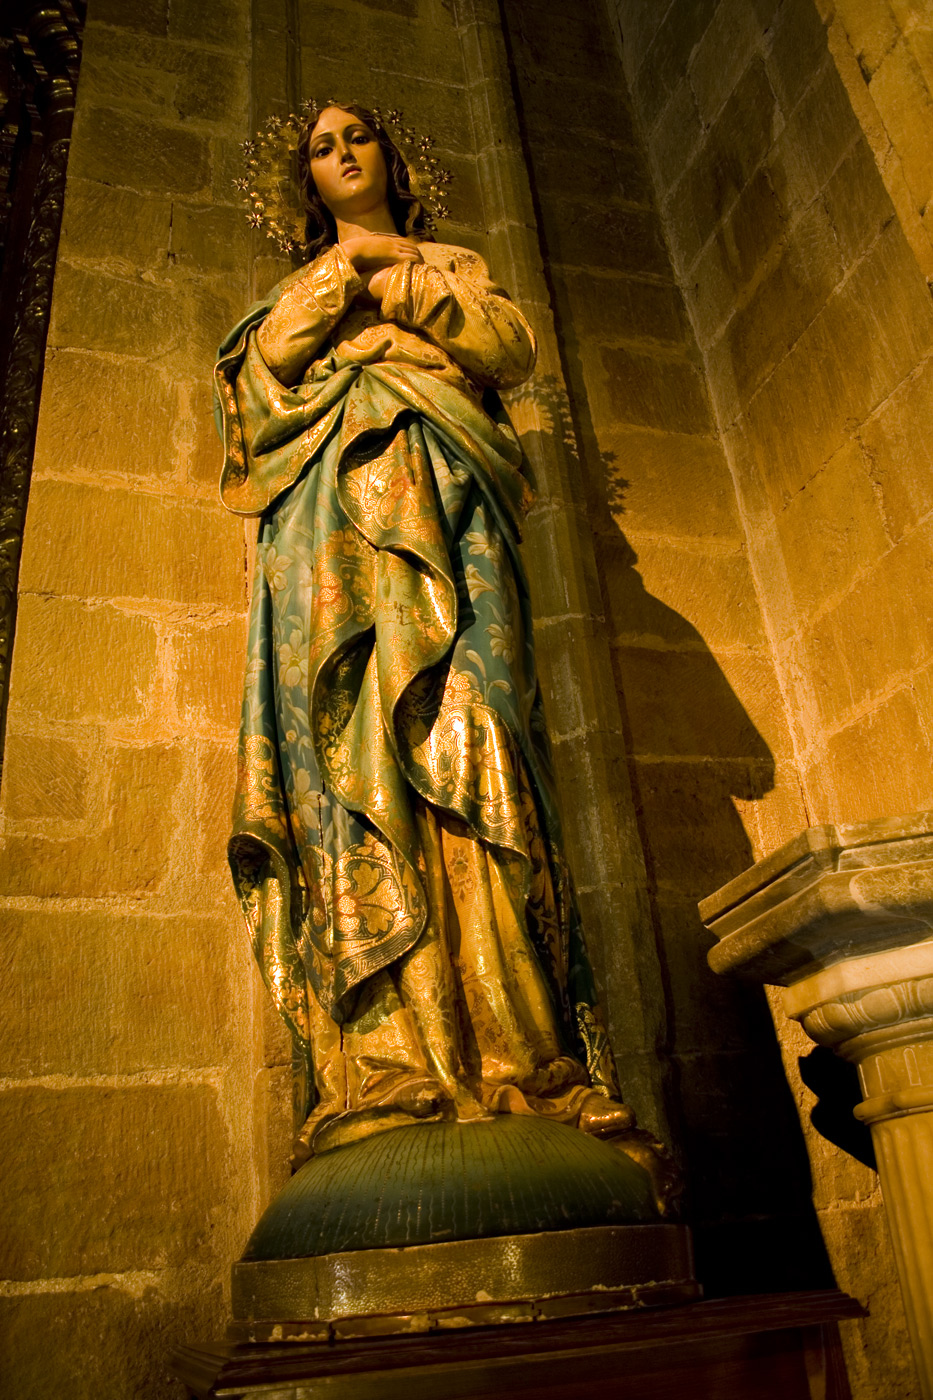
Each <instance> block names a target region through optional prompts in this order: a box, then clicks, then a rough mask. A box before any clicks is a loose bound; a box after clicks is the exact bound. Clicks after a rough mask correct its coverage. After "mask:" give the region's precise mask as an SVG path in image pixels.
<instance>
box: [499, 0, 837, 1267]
mask: <svg viewBox="0 0 933 1400" xmlns="http://www.w3.org/2000/svg"><path fill="white" fill-rule="evenodd" d="M505 14H506V16H507V30H508V35H509V42H510V48H511V58H512V63H513V70H514V82H515V90H516V98H517V103H518V107H519V111H520V115H521V119H522V123H523V129H524V135H525V150H526V158H527V161H528V166H529V170H530V173H531V179H532V189H533V193H534V198H535V201H536V212H537V216H538V222H539V228H540V231H541V240H542V250H543V255H544V260H545V267H546V271H547V277H548V281H549V286H550V288H551V293H552V297H553V303H554V308H555V313H556V327H557V335H558V341H559V343H560V346H561V351H562V355H563V365H564V372H565V375H566V380H567V383H568V386H569V388H570V399H569V409H568V414H569V420H568V426H569V427H570V428H571V429H572V431H573V432H574V434H575V436H576V440H577V442H578V444H579V458H578V461H577V464H576V466H577V472H576V477H577V479H576V482H575V485H574V501H575V505H576V508H577V509H581V508H582V510H583V511H584V513H585V516H586V518H587V521H588V524H589V528H590V531H591V533H592V536H593V540H594V546H595V563H596V567H597V574H598V580H599V607H600V613H601V616H602V619H603V621H604V625H605V628H606V632H607V636H608V640H609V644H610V648H611V664H612V669H611V673H610V676H609V677H607V681H608V683H609V684H613V685H614V688H615V690H616V695H617V700H618V703H619V706H620V711H621V715H622V717H623V727H624V739H625V749H626V752H627V760H628V767H629V774H630V781H631V787H632V792H633V799H634V806H635V810H636V813H637V821H638V838H639V840H640V843H641V845H642V848H643V851H644V856H645V861H646V866H647V893H648V902H649V918H650V921H651V928H652V936H653V940H654V946H655V949H656V954H655V956H656V957H657V958H658V962H659V965H660V969H661V983H662V993H661V994H662V995H663V997H664V1005H665V1013H666V1022H665V1034H664V1040H663V1043H662V1046H661V1052H662V1055H663V1062H664V1063H665V1065H666V1066H667V1070H668V1073H667V1080H666V1098H667V1103H668V1106H669V1107H668V1111H669V1114H670V1120H671V1132H672V1136H673V1140H674V1142H675V1146H676V1149H677V1151H678V1153H679V1154H680V1155H681V1158H682V1160H683V1161H684V1164H685V1167H686V1170H687V1174H688V1180H689V1191H690V1203H689V1210H690V1215H691V1220H692V1222H693V1223H694V1224H695V1226H696V1231H697V1244H698V1258H699V1271H700V1275H701V1277H702V1278H703V1281H704V1284H705V1286H706V1287H707V1289H708V1291H710V1292H716V1291H717V1290H719V1289H724V1290H727V1291H730V1290H731V1291H735V1290H741V1289H742V1288H743V1287H744V1288H746V1289H748V1290H749V1291H754V1290H756V1289H760V1290H762V1291H766V1290H768V1289H777V1288H780V1287H783V1286H785V1285H788V1286H791V1285H794V1284H798V1285H799V1284H800V1281H801V1280H805V1279H808V1278H809V1279H811V1280H812V1279H814V1278H817V1277H819V1276H820V1270H821V1268H822V1269H824V1274H823V1276H824V1277H825V1276H826V1273H825V1265H824V1264H823V1263H822V1261H821V1246H820V1243H819V1236H818V1231H817V1230H816V1228H815V1222H814V1219H813V1215H812V1210H811V1207H810V1202H809V1181H808V1174H807V1166H806V1158H805V1154H804V1152H803V1150H802V1145H801V1143H800V1141H799V1137H798V1134H797V1128H796V1121H795V1114H794V1110H793V1104H792V1102H791V1100H790V1096H789V1094H788V1092H787V1089H786V1086H785V1083H784V1075H783V1070H782V1068H781V1063H780V1058H779V1054H778V1051H777V1047H776V1046H775V1043H774V1035H773V1029H772V1025H771V1020H770V1017H769V1015H768V1012H767V1007H766V1004H765V1000H764V997H763V996H762V995H761V993H760V992H758V991H752V990H750V989H747V988H743V987H738V986H732V985H729V984H727V983H725V982H723V980H722V979H720V978H717V977H715V976H714V975H713V974H712V973H711V972H710V970H709V968H708V966H707V965H706V959H705V954H706V949H707V947H708V937H707V935H706V934H705V931H704V929H703V927H702V925H701V924H700V921H699V916H698V914H697V909H696V902H697V900H698V899H700V898H702V897H703V895H704V894H705V893H707V892H709V891H710V890H711V889H713V888H715V887H716V886H717V885H718V884H720V883H722V882H724V881H725V880H727V879H729V878H731V876H732V875H734V874H737V873H738V872H739V871H740V870H742V869H744V868H745V867H746V866H748V865H749V864H751V863H752V862H753V861H754V860H755V859H757V858H758V856H759V855H762V854H764V853H765V852H766V851H768V850H771V849H773V848H774V847H775V846H776V845H779V844H780V842H781V841H782V840H783V839H784V833H785V832H786V831H787V830H788V828H790V829H791V830H796V829H797V828H798V827H799V826H801V825H804V824H805V821H806V818H805V814H804V810H803V806H802V803H801V800H800V789H799V783H798V780H797V773H796V767H795V763H794V756H793V751H792V746H791V742H790V735H789V731H788V727H787V722H786V718H785V714H784V706H783V701H782V698H781V693H780V688H779V686H778V683H777V679H776V676H775V670H774V664H773V661H772V658H771V654H770V647H769V643H768V639H767V635H766V630H765V626H764V622H763V618H762V612H761V607H760V604H759V601H758V598H757V595H756V591H755V585H754V580H753V577H752V572H751V569H750V564H749V557H748V550H747V546H746V539H745V533H744V530H743V527H742V522H741V519H740V516H739V512H738V508H737V505H736V499H735V492H734V488H733V485H732V479H731V476H730V473H729V466H728V462H727V460H726V456H725V453H724V451H723V445H722V442H721V439H720V437H719V434H718V432H717V427H716V423H715V420H714V417H713V414H712V411H711V408H710V403H709V398H708V392H707V386H706V381H705V374H704V367H703V363H702V360H701V358H700V356H699V354H698V351H697V347H696V343H695V340H694V337H693V333H692V330H691V327H690V325H689V322H688V319H687V316H686V314H685V310H684V304H683V298H682V294H681V290H680V288H679V286H678V285H677V281H676V278H675V273H674V269H673V267H672V265H671V259H670V256H669V253H668V249H667V246H666V244H665V238H664V229H663V225H662V222H661V220H660V218H659V214H658V209H657V205H656V200H655V194H654V187H653V182H652V176H651V171H650V169H649V167H648V164H647V161H646V159H645V155H644V152H643V149H642V146H641V142H640V138H639V136H638V134H637V132H636V130H635V126H634V122H633V116H632V113H631V111H630V108H629V105H628V100H627V96H626V92H625V79H624V75H623V73H622V69H621V64H620V60H619V57H618V54H617V52H616V50H615V48H614V44H613V34H612V30H611V29H610V27H609V24H608V21H607V17H606V16H605V14H603V12H602V11H601V10H600V8H599V7H598V6H589V7H581V8H579V9H573V10H568V8H567V7H566V6H565V5H563V4H561V3H558V0H507V3H506V5H505ZM532 519H533V517H532ZM544 652H545V656H546V653H547V642H546V632H545V647H544ZM557 722H558V737H559V733H560V731H559V723H560V717H559V716H558V721H557ZM577 801H578V802H579V799H577ZM578 878H579V879H580V880H581V881H583V882H585V881H586V879H587V871H586V869H585V868H584V869H582V870H580V871H579V872H578ZM609 937H610V938H611V937H612V934H611V932H610V934H609ZM779 1238H780V1239H781V1240H782V1241H784V1242H785V1243H786V1242H787V1241H788V1240H789V1239H791V1238H792V1239H793V1240H794V1241H795V1248H794V1250H792V1251H786V1250H781V1249H780V1248H778V1247H777V1241H778V1239H779Z"/></svg>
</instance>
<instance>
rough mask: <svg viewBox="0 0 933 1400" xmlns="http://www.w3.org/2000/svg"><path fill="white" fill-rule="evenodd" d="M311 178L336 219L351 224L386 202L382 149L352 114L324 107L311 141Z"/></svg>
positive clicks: (366, 127) (335, 108)
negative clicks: (361, 215)
mask: <svg viewBox="0 0 933 1400" xmlns="http://www.w3.org/2000/svg"><path fill="white" fill-rule="evenodd" d="M308 156H309V162H310V166H311V175H312V178H313V180H314V183H315V185H316V187H317V192H318V194H319V195H320V196H321V198H322V199H323V201H324V203H325V204H326V205H327V207H328V209H329V210H330V212H331V213H332V214H333V215H334V216H335V218H339V219H346V220H347V221H348V222H352V221H353V219H354V217H358V216H359V215H360V214H364V213H368V212H369V211H370V210H371V209H374V208H378V207H379V205H381V204H384V203H385V198H386V184H387V178H388V177H387V173H386V163H385V160H384V158H383V155H382V147H381V146H380V145H379V142H378V141H377V140H376V138H375V136H374V135H373V133H372V132H371V131H370V129H369V127H368V126H366V124H365V123H364V122H361V121H360V119H359V117H355V116H354V115H353V113H352V112H344V111H343V110H342V109H341V108H340V107H325V108H324V111H323V112H322V113H321V115H320V116H319V117H318V119H317V122H316V123H315V126H314V130H313V131H312V132H311V136H310V138H309V140H308Z"/></svg>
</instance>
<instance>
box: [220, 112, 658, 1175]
mask: <svg viewBox="0 0 933 1400" xmlns="http://www.w3.org/2000/svg"><path fill="white" fill-rule="evenodd" d="M390 125H391V123H390V122H389V121H388V120H383V119H382V118H381V117H377V116H376V115H374V114H373V113H372V112H371V111H368V110H366V109H364V108H361V107H358V106H355V105H350V106H345V107H344V106H336V105H329V106H326V107H324V108H323V109H318V108H311V109H310V110H309V111H308V113H307V120H306V121H305V122H304V125H303V127H302V128H301V130H300V132H299V136H298V141H297V152H298V164H299V174H300V186H301V192H302V199H303V202H304V210H303V216H304V218H305V220H306V223H305V234H304V240H303V247H302V250H301V251H302V253H303V256H304V261H303V263H302V265H301V267H300V268H299V269H298V271H296V272H294V273H293V274H292V275H291V276H289V277H287V278H286V279H285V280H284V281H283V282H281V283H280V284H279V285H278V286H277V287H275V288H274V289H273V291H272V292H271V293H270V294H269V296H268V297H267V298H266V299H265V300H263V301H262V302H260V303H258V304H257V305H255V306H253V307H252V308H251V309H250V311H249V312H248V313H247V315H246V316H245V317H244V319H243V320H242V321H241V322H240V323H239V325H237V326H236V327H235V328H234V329H233V330H232V331H231V333H230V335H229V336H228V337H227V340H226V341H225V343H224V345H223V346H222V348H221V356H220V360H219V363H218V365H217V371H216V388H217V396H218V402H219V411H220V416H221V419H222V432H223V439H224V446H225V453H226V462H225V466H224V473H223V481H222V488H221V489H222V497H223V502H224V504H225V505H226V506H227V508H228V509H229V510H231V511H234V512H236V513H238V514H242V515H255V516H259V517H260V527H259V544H258V558H257V568H256V576H255V583H254V588H253V599H252V611H251V618H250V631H249V658H248V667H247V672H246V686H245V694H244V699H243V712H242V728H241V735H240V765H239V780H238V787H237V794H236V804H235V817H234V832H233V837H232V840H231V842H230V859H231V865H232V868H233V873H234V879H235V882H236V887H237V891H238V894H239V897H240V900H241V903H242V907H243V911H244V913H245V916H246V919H247V922H248V925H249V929H250V933H251V936H252V940H253V947H254V950H255V954H256V957H257V959H258V961H259V964H260V967H261V968H262V972H263V976H264V978H265V981H266V983H267V985H268V987H269V989H270V991H271V993H272V995H273V997H274V998H275V1002H276V1005H277V1007H278V1010H279V1011H280V1013H281V1015H282V1016H283V1017H284V1018H285V1020H286V1022H287V1023H288V1026H289V1028H290V1030H291V1033H292V1036H293V1037H294V1041H295V1045H296V1048H297V1051H298V1054H299V1058H300V1060H301V1061H302V1062H303V1063H304V1064H305V1066H306V1071H307V1076H306V1085H307V1090H306V1098H305V1102H304V1104H303V1105H302V1113H301V1116H300V1118H299V1131H298V1137H297V1142H296V1148H295V1160H296V1162H301V1161H303V1160H305V1159H306V1158H307V1157H309V1156H317V1155H319V1154H321V1153H325V1152H327V1151H328V1150H329V1149H332V1148H334V1147H338V1146H341V1145H345V1144H347V1143H351V1142H354V1141H356V1140H358V1139H361V1138H364V1137H370V1136H371V1135H372V1134H374V1133H381V1132H384V1131H387V1130H391V1129H394V1128H397V1127H400V1126H403V1125H412V1126H414V1125H417V1124H420V1123H424V1122H437V1121H445V1120H446V1121H452V1120H457V1121H459V1122H461V1123H464V1122H467V1121H473V1120H477V1121H478V1120H484V1119H485V1120H488V1119H490V1118H493V1117H495V1116H496V1115H501V1114H512V1115H514V1114H519V1115H536V1116H538V1117H541V1118H546V1119H549V1120H552V1121H553V1122H556V1123H560V1124H566V1125H569V1126H571V1127H574V1128H577V1129H581V1130H583V1132H584V1133H587V1134H593V1135H596V1136H601V1137H607V1138H616V1140H617V1142H618V1145H619V1146H621V1147H622V1150H623V1152H627V1153H628V1154H629V1155H630V1156H632V1157H634V1158H636V1160H641V1161H642V1162H643V1163H644V1164H645V1165H646V1166H647V1167H648V1168H649V1172H650V1174H651V1175H652V1176H653V1177H654V1178H655V1182H656V1188H660V1187H661V1178H664V1177H665V1176H666V1167H665V1166H664V1162H663V1160H662V1158H663V1154H662V1155H661V1156H659V1155H658V1154H659V1149H658V1148H657V1145H656V1144H650V1140H649V1138H648V1135H647V1134H642V1133H640V1132H638V1130H636V1129H634V1118H633V1115H632V1113H631V1110H630V1109H629V1108H627V1107H626V1106H625V1105H624V1104H623V1103H622V1102H621V1101H620V1094H619V1089H618V1084H617V1081H616V1076H615V1069H614V1065H613V1061H612V1055H611V1051H610V1049H609V1045H608V1041H607V1037H606V1034H605V1031H604V1030H603V1027H602V1024H601V1020H600V1015H599V1011H598V1008H597V1005H596V997H595V993H594V988H593V982H592V977H591V973H590V968H589V964H588V961H587V956H586V950H585V947H584V944H583V940H582V936H581V929H580V924H579V919H578V916H577V911H576V908H575V904H574V896H573V890H572V886H571V882H570V878H569V875H568V871H567V867H566V865H565V862H564V858H563V855H562V850H561V835H560V823H559V818H558V812H557V807H556V803H555V794H554V786H553V780H552V775H551V767H550V761H549V754H548V742H547V735H546V732H545V725H544V716H543V711H542V704H541V695H540V691H539V687H538V681H537V676H536V672H535V660H534V649H533V644H532V620H531V610H530V605H529V594H528V586H527V583H526V579H525V575H524V572H523V568H522V563H521V559H520V555H519V538H520V519H521V515H522V512H523V510H524V509H526V508H527V505H528V503H529V501H530V499H531V496H532V492H531V489H530V486H529V482H528V480H527V477H526V474H525V472H524V470H523V465H524V464H523V456H522V450H521V447H520V445H519V442H518V440H517V438H516V435H515V433H514V431H513V429H512V427H511V425H510V423H509V421H508V418H507V416H506V414H505V412H504V410H503V408H502V405H501V402H500V399H499V391H501V390H507V389H511V388H513V387H514V386H516V385H518V384H521V383H522V382H523V381H524V380H526V379H527V378H528V376H529V375H531V373H532V370H533V367H534V363H535V339H534V335H533V333H532V331H531V329H530V327H529V326H528V324H527V322H526V321H525V319H524V317H523V316H522V315H521V313H520V312H519V311H518V309H517V308H516V307H515V306H514V305H513V304H512V302H511V301H510V300H509V298H508V296H507V295H506V293H505V292H504V291H503V290H502V288H501V287H499V286H497V285H496V283H495V282H494V281H493V280H491V278H490V276H489V273H488V271H487V268H486V266H485V265H484V262H483V260H482V258H480V257H479V256H478V255H477V254H476V253H474V252H471V251H469V250H467V249H465V248H459V247H454V246H451V245H448V244H444V243H440V242H436V241H434V240H433V238H432V237H431V236H430V234H429V233H428V232H427V229H426V225H425V216H426V211H425V207H424V206H425V202H424V200H422V199H419V198H417V197H416V196H415V194H414V193H413V192H412V189H411V180H410V170H409V166H408V165H407V164H406V161H405V160H404V159H403V157H402V155H401V154H400V152H399V149H398V147H397V145H396V144H395V143H394V142H393V140H392V139H390V136H389V135H388V134H387V127H388V126H390ZM275 126H276V124H275V123H274V122H273V124H272V126H271V128H270V131H271V133H272V137H273V138H274V136H275ZM247 154H249V150H248V152H247ZM256 205H257V211H256V213H255V215H254V219H253V222H254V223H257V224H259V223H261V222H262V217H263V211H262V204H261V201H259V200H256ZM667 1185H668V1187H669V1185H670V1181H669V1180H668V1181H667ZM660 1195H661V1197H662V1200H663V1197H664V1190H660Z"/></svg>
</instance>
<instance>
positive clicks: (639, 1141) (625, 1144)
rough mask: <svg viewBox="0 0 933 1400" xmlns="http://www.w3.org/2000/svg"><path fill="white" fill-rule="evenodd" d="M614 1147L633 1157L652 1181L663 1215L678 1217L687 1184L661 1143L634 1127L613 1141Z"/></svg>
mask: <svg viewBox="0 0 933 1400" xmlns="http://www.w3.org/2000/svg"><path fill="white" fill-rule="evenodd" d="M611 1142H612V1146H613V1147H617V1148H618V1149H619V1151H620V1152H624V1153H625V1155H626V1157H631V1159H632V1161H633V1162H637V1163H638V1165H639V1166H640V1167H643V1168H644V1170H645V1171H646V1172H647V1173H648V1175H649V1177H650V1178H651V1188H652V1192H653V1194H654V1202H655V1205H656V1206H657V1208H658V1214H659V1215H661V1216H672V1215H675V1214H676V1211H677V1205H678V1202H679V1200H680V1197H681V1196H682V1195H683V1191H684V1183H683V1179H682V1177H681V1175H680V1172H679V1171H678V1169H677V1163H676V1162H675V1161H674V1158H673V1157H672V1156H671V1154H670V1152H668V1150H667V1148H666V1147H665V1146H664V1144H663V1143H662V1142H658V1140H657V1138H656V1137H655V1136H654V1134H653V1133H649V1132H646V1131H645V1130H644V1129H643V1128H633V1129H632V1130H631V1131H629V1132H627V1133H620V1134H619V1136H618V1137H613V1138H612V1139H611Z"/></svg>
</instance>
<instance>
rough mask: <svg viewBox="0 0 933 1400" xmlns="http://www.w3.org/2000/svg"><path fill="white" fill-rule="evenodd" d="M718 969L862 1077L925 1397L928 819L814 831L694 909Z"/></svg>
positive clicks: (931, 1207) (932, 1385) (932, 854)
mask: <svg viewBox="0 0 933 1400" xmlns="http://www.w3.org/2000/svg"><path fill="white" fill-rule="evenodd" d="M700 913H701V916H702V918H703V920H704V922H705V924H706V926H707V928H709V930H710V931H711V932H712V933H714V934H715V935H716V937H717V938H718V939H719V942H718V943H717V944H716V946H714V947H713V948H712V949H711V951H710V954H709V962H710V966H711V967H712V968H713V970H714V971H715V972H721V973H731V974H734V975H737V976H741V977H744V978H747V979H751V980H755V981H759V982H768V983H772V984H777V985H779V986H783V987H784V988H785V991H784V994H783V1000H784V1008H785V1011H786V1012H787V1015H788V1016H789V1017H790V1018H791V1019H793V1020H796V1021H798V1022H799V1023H800V1025H801V1026H802V1027H803V1029H804V1030H805V1031H806V1033H807V1035H808V1036H810V1038H811V1039H812V1040H814V1041H815V1042H816V1043H817V1044H818V1045H824V1046H829V1047H831V1048H832V1049H833V1050H834V1051H835V1052H836V1053H837V1054H839V1055H841V1056H842V1057H843V1058H844V1059H847V1060H849V1061H851V1062H852V1063H853V1064H855V1065H856V1066H857V1067H858V1072H859V1080H860V1084H861V1089H862V1094H863V1101H862V1103H861V1104H859V1105H858V1106H857V1108H856V1109H855V1116H856V1117H857V1118H858V1119H860V1120H861V1121H862V1122H864V1123H867V1124H868V1125H869V1127H870V1128H871V1134H872V1140H873V1143H874V1147H875V1153H876V1157H877V1163H878V1173H879V1176H880V1179H881V1191H882V1195H883V1198H884V1203H885V1209H886V1213H887V1218H888V1225H889V1228H890V1233H891V1239H892V1244H893V1247H894V1256H895V1260H896V1263H897V1270H898V1278H899V1281H900V1287H901V1293H902V1295H903V1299H904V1309H905V1312H906V1315H907V1326H908V1330H909V1333H910V1339H911V1344H912V1347H913V1352H914V1359H915V1361H916V1364H917V1370H918V1373H919V1377H920V1385H921V1391H922V1394H923V1396H924V1397H925V1400H933V815H931V814H929V813H925V814H921V815H919V816H914V817H903V818H883V819H878V820H876V821H871V822H862V823H858V824H856V825H851V826H820V827H810V828H808V829H807V830H806V831H804V832H803V833H802V834H801V835H800V836H798V837H797V838H796V839H795V840H794V841H791V842H790V843H788V845H786V846H784V847H782V848H781V850H779V851H777V852H775V853H774V855H771V856H769V857H767V858H766V859H765V860H762V861H759V862H758V863H757V865H755V866H752V868H751V869H750V870H747V871H745V872H744V873H743V874H742V875H740V876H739V877H738V878H737V879H735V880H732V881H730V883H729V884H728V885H725V886H723V888H722V889H720V890H718V891H717V892H716V893H715V894H713V895H711V896H710V897H709V898H708V899H706V900H704V901H703V902H702V903H701V905H700Z"/></svg>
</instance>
